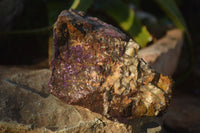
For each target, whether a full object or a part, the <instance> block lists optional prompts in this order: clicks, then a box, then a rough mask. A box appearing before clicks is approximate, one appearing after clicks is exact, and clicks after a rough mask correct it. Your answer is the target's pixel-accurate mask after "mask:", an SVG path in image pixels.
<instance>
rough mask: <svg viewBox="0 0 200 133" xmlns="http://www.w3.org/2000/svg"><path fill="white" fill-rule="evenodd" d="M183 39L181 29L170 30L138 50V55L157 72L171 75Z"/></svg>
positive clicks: (174, 68)
mask: <svg viewBox="0 0 200 133" xmlns="http://www.w3.org/2000/svg"><path fill="white" fill-rule="evenodd" d="M183 39H184V37H183V32H182V31H181V30H179V29H173V30H170V31H168V32H167V34H166V35H165V36H164V37H163V38H161V39H160V40H158V41H156V42H155V43H154V44H153V45H150V46H149V47H146V48H143V49H141V50H139V52H138V56H139V57H141V58H142V59H143V60H144V61H146V62H147V63H148V64H149V65H150V66H151V67H152V68H154V69H155V70H156V71H157V72H159V73H162V74H164V75H173V73H174V72H175V70H176V67H177V65H178V60H179V56H180V53H181V48H182V45H183Z"/></svg>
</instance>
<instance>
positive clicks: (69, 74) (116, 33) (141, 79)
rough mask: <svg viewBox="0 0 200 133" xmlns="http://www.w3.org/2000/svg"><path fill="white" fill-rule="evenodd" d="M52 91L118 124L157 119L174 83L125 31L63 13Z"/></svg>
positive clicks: (56, 28)
mask: <svg viewBox="0 0 200 133" xmlns="http://www.w3.org/2000/svg"><path fill="white" fill-rule="evenodd" d="M53 34H54V55H53V59H52V77H51V80H50V82H49V90H50V92H51V93H52V94H53V95H55V96H56V97H58V98H59V99H61V100H62V101H64V102H66V103H68V104H73V105H80V106H83V107H86V108H89V109H90V110H92V111H94V112H97V113H101V114H104V115H107V116H111V117H112V118H117V119H118V120H119V121H124V120H127V119H130V118H138V117H143V116H157V115H158V114H159V113H160V112H162V111H164V110H165V109H166V107H167V106H168V104H169V100H170V97H171V95H170V94H171V86H172V82H171V79H170V78H168V77H167V76H163V75H162V74H158V73H156V72H155V71H154V70H152V69H151V68H150V67H149V65H148V64H146V63H145V62H144V61H143V60H142V59H139V58H138V57H137V50H138V48H139V46H138V44H136V43H135V42H134V41H133V40H132V39H131V38H129V37H128V36H126V35H125V34H124V33H123V32H121V31H120V30H118V29H117V28H115V27H113V26H112V25H109V24H106V23H104V22H102V21H100V20H99V19H97V18H94V17H90V16H87V15H85V14H84V13H83V12H78V11H74V10H69V11H63V12H62V13H61V14H60V15H59V17H58V20H57V22H56V23H55V26H54V31H53Z"/></svg>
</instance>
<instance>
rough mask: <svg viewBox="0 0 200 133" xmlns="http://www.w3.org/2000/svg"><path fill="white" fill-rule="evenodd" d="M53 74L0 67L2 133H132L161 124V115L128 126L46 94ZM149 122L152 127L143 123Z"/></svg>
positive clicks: (131, 122) (41, 70)
mask: <svg viewBox="0 0 200 133" xmlns="http://www.w3.org/2000/svg"><path fill="white" fill-rule="evenodd" d="M50 75H51V71H50V70H48V69H40V70H29V69H28V68H23V67H21V68H19V67H3V66H0V132H1V133H7V132H9V133H38V132H44V133H52V132H57V133H63V132H64V133H83V132H86V133H91V132H94V133H96V132H106V133H110V132H111V131H112V132H116V133H131V132H136V131H137V132H146V131H147V128H154V127H155V128H157V127H158V128H159V126H160V122H159V118H151V117H148V118H143V119H138V120H135V121H130V122H129V123H128V124H126V125H125V124H123V123H119V122H117V121H116V122H115V121H111V120H108V119H107V118H106V117H104V116H102V115H100V114H97V113H94V112H91V111H90V110H88V109H86V108H83V107H80V106H72V105H68V104H65V103H63V102H62V101H61V100H59V99H58V98H56V97H54V96H53V95H49V94H48V93H46V90H47V84H48V81H49V79H50ZM152 122H154V123H157V125H155V124H154V123H152ZM145 123H150V125H151V126H150V127H149V126H142V125H143V124H145ZM151 123H152V124H151ZM141 126H142V127H141ZM140 127H141V128H140Z"/></svg>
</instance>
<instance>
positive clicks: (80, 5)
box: [71, 0, 93, 11]
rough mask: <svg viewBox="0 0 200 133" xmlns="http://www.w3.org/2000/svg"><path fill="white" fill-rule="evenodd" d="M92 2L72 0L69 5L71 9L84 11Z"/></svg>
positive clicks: (88, 0) (91, 0)
mask: <svg viewBox="0 0 200 133" xmlns="http://www.w3.org/2000/svg"><path fill="white" fill-rule="evenodd" d="M92 3H93V0H74V2H73V3H72V5H71V8H72V9H76V10H79V11H86V10H87V9H88V8H89V7H90V6H91V5H92Z"/></svg>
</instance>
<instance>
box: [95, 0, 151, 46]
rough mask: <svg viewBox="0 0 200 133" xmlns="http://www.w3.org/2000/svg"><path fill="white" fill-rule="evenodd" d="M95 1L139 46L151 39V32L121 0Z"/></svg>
mask: <svg viewBox="0 0 200 133" xmlns="http://www.w3.org/2000/svg"><path fill="white" fill-rule="evenodd" d="M97 2H98V3H97V4H98V6H100V8H101V9H102V10H103V11H104V12H106V13H107V14H108V15H109V16H110V17H112V18H113V19H114V20H115V21H116V22H117V23H118V24H119V26H120V27H121V28H122V29H123V30H124V31H126V32H127V33H129V34H130V35H131V36H132V37H133V39H134V40H135V41H136V42H137V43H138V44H139V45H140V46H141V47H145V46H146V44H147V43H148V42H150V41H151V40H152V36H151V34H150V33H149V32H148V30H147V29H146V27H144V26H143V25H142V24H141V22H140V20H139V19H138V18H137V17H136V16H135V12H134V11H133V10H132V9H131V8H129V7H128V6H127V5H126V4H125V3H123V2H122V1H121V0H107V1H101V0H98V1H97Z"/></svg>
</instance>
